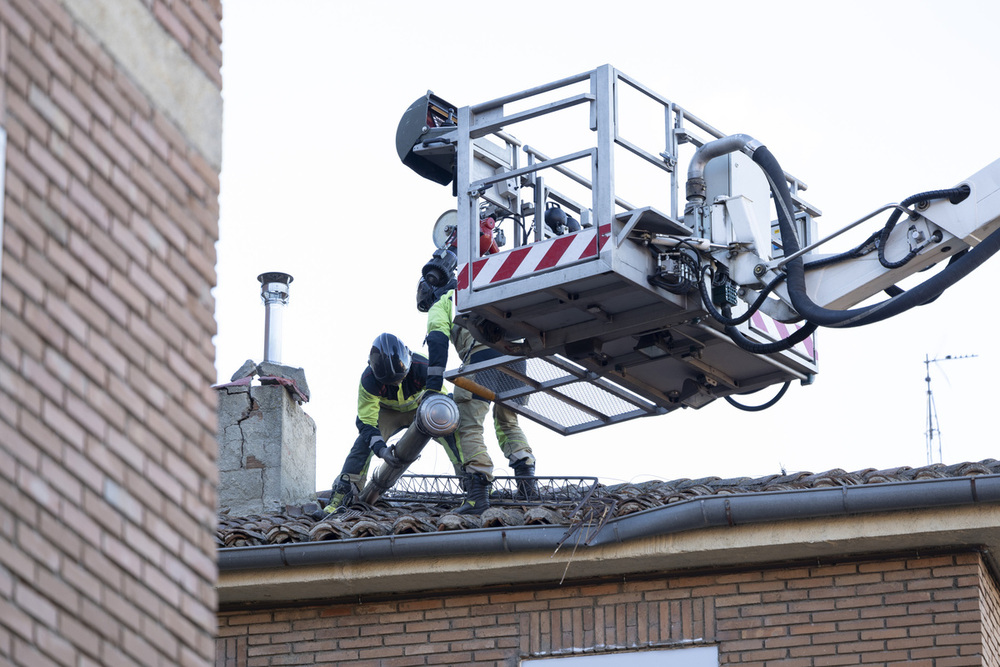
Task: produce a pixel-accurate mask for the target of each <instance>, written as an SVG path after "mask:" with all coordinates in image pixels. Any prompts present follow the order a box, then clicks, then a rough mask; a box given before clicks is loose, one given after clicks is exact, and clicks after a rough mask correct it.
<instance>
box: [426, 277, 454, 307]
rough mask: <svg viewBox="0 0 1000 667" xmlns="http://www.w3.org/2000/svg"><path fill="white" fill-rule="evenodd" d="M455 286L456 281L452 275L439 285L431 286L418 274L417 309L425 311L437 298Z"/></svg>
mask: <svg viewBox="0 0 1000 667" xmlns="http://www.w3.org/2000/svg"><path fill="white" fill-rule="evenodd" d="M457 286H458V281H457V280H455V277H454V276H452V277H451V278H450V279H449V280H448V282H446V283H445V284H444V285H442V286H441V287H432V286H431V284H430V283H429V282H427V280H426V279H425V278H424V277H423V276H420V280H418V281H417V310H419V311H420V312H421V313H426V312H427V311H428V310H430V309H431V306H433V305H434V304H435V303H436V302H437V300H438V299H440V298H441V297H442V296H443V295H444V294H446V293H447V292H448V291H449V290H453V289H455V288H456V287H457Z"/></svg>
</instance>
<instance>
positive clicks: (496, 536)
mask: <svg viewBox="0 0 1000 667" xmlns="http://www.w3.org/2000/svg"><path fill="white" fill-rule="evenodd" d="M998 503H1000V475H984V476H978V477H958V478H945V479H930V480H918V481H911V482H891V483H884V484H870V485H863V486H844V487H829V488H820V489H808V490H795V491H778V492H761V493H747V494H735V495H725V496H706V497H699V498H696V499H692V500H688V501H683V502H679V503H673V504H670V505H665V506H662V507H657V508H653V509H650V510H646V511H644V512H638V513H635V514H631V515H627V516H624V517H620V518H617V519H614V520H612V521H609V522H607V524H606V525H604V526H603V527H602V528H601V529H600V530H596V529H595V528H590V529H588V527H586V526H583V527H581V528H580V530H579V531H578V532H577V533H574V534H572V535H570V537H569V538H568V539H566V536H567V529H566V527H564V526H520V527H515V528H488V529H477V530H464V531H456V532H445V533H441V532H438V533H422V534H412V535H396V536H386V537H375V538H361V539H354V540H339V541H332V542H309V543H294V544H286V545H274V546H260V547H239V548H230V549H220V550H219V569H220V576H219V584H218V594H219V603H220V605H230V606H231V605H244V604H251V605H253V604H285V603H291V602H301V601H308V600H312V599H317V600H318V599H346V598H354V599H357V597H358V596H365V595H368V596H372V595H384V594H389V593H415V592H418V591H429V590H440V589H461V588H472V587H482V586H489V585H493V584H502V583H517V582H538V583H554V582H558V581H560V580H561V579H562V578H563V577H564V576H568V577H570V578H590V577H598V576H609V575H622V574H636V573H640V572H651V571H676V570H684V569H690V568H711V567H731V566H735V565H739V564H763V563H769V562H787V561H791V560H800V559H805V558H830V557H841V556H853V555H859V554H867V553H877V552H892V551H897V552H898V551H902V550H930V549H941V548H969V547H981V548H985V549H986V550H987V551H989V552H992V553H995V552H996V551H997V549H998V548H1000V504H998ZM588 530H589V532H588ZM564 540H565V542H564ZM561 543H562V546H561V547H560V548H558V550H557V547H558V546H559V545H560V544H561ZM995 565H996V564H995V563H994V566H995Z"/></svg>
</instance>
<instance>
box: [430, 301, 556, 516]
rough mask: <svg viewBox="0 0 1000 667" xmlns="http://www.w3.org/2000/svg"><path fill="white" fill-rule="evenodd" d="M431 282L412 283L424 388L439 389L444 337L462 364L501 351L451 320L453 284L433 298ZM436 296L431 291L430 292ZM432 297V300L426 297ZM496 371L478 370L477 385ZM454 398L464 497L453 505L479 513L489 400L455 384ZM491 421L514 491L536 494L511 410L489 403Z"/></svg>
mask: <svg viewBox="0 0 1000 667" xmlns="http://www.w3.org/2000/svg"><path fill="white" fill-rule="evenodd" d="M431 292H432V290H431V288H430V287H429V286H428V285H426V283H424V284H418V288H417V294H418V296H417V308H418V309H420V310H424V309H425V307H426V310H427V339H426V342H427V358H428V364H429V368H428V371H427V389H429V390H436V391H441V387H442V384H443V374H444V371H445V368H446V367H447V364H448V341H449V340H450V341H451V343H452V344H453V345H454V346H455V350H456V351H457V352H458V356H459V358H460V359H461V360H462V363H463V364H472V363H478V362H481V361H486V360H488V359H494V358H496V357H498V356H501V355H500V353H499V352H497V351H495V350H493V349H491V348H489V347H487V346H485V345H482V344H480V343H479V342H477V341H476V340H475V338H473V337H472V334H471V333H469V331H468V330H467V329H465V328H464V327H462V326H460V325H458V324H455V322H454V319H453V318H454V311H455V309H454V300H455V290H454V289H449V290H448V291H447V292H445V293H444V294H442V295H440V296H439V297H438V298H437V299H436V300H434V297H428V295H429V294H430V293H431ZM435 296H437V295H435ZM431 301H433V303H432V304H430V303H429V302H431ZM499 374H500V371H496V370H492V371H491V370H487V371H480V372H479V373H477V374H476V377H475V378H474V379H475V380H476V382H478V383H479V384H482V385H483V386H485V387H487V388H490V389H495V387H491V385H495V384H496V380H497V379H498V376H499ZM454 396H455V403H456V405H457V406H458V430H457V434H458V443H459V447H460V448H461V450H462V460H463V461H464V462H465V466H464V467H465V472H466V480H465V483H466V497H465V500H464V501H463V503H462V505H461V506H460V507H459V508H458V509H457V510H455V512H456V513H457V514H481V513H482V512H483V511H485V510H486V509H487V508H489V506H490V501H489V496H490V488H491V486H492V484H493V461H492V459H490V455H489V453H488V452H487V451H486V442H485V440H484V439H483V422H484V420H485V419H486V414H487V412H489V408H490V403H489V401H487V400H486V399H485V398H481V397H479V396H476V395H474V394H472V393H471V392H469V391H468V390H466V389H463V388H461V387H455V394H454ZM493 425H494V428H495V431H496V435H497V441H498V442H499V444H500V450H501V451H502V452H503V454H504V456H506V457H507V461H508V462H509V463H510V466H511V468H513V469H514V475H515V476H516V477H517V478H518V492H519V493H520V494H521V495H536V494H537V486H536V483H535V456H534V454H532V453H531V447H530V446H529V445H528V440H527V438H526V437H525V435H524V431H522V430H521V427H520V426H518V423H517V413H516V412H514V411H513V410H511V409H510V408H508V407H506V406H504V405H501V404H499V403H494V405H493Z"/></svg>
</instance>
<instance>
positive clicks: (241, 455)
mask: <svg viewBox="0 0 1000 667" xmlns="http://www.w3.org/2000/svg"><path fill="white" fill-rule="evenodd" d="M250 379H251V378H250V377H247V378H246V381H245V382H236V383H233V384H228V385H221V386H219V387H217V388H216V389H217V391H218V398H219V404H218V418H219V422H218V423H219V434H218V437H219V459H218V461H219V507H220V509H221V510H229V512H230V513H231V514H234V515H236V514H239V515H250V514H259V513H263V512H268V511H273V510H276V509H280V508H282V507H284V506H286V505H301V504H303V503H306V502H310V501H312V500H314V499H315V490H316V489H315V486H316V424H315V422H314V421H313V420H312V418H311V417H309V415H307V414H306V413H305V412H304V411H303V410H302V408H301V406H300V405H299V404H298V402H296V401H295V400H294V397H293V396H292V395H291V394H290V392H289V391H287V390H286V388H285V387H283V386H282V385H260V386H254V385H252V384H251V382H250Z"/></svg>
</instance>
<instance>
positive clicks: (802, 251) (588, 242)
mask: <svg viewBox="0 0 1000 667" xmlns="http://www.w3.org/2000/svg"><path fill="white" fill-rule="evenodd" d="M396 143H397V151H398V152H399V155H400V158H401V159H402V160H403V162H404V163H405V164H407V165H408V166H410V167H411V168H413V169H414V170H415V171H417V172H418V173H419V174H420V175H422V176H424V177H425V178H428V179H430V180H433V181H435V182H437V183H440V184H443V185H447V184H451V185H452V187H453V191H454V194H455V196H456V202H457V205H456V209H455V211H452V212H449V213H447V214H445V215H442V216H441V218H440V219H439V220H438V222H437V223H436V224H435V226H434V230H433V239H434V243H435V245H436V246H438V248H439V249H442V248H444V249H448V250H449V251H450V252H452V253H454V255H455V256H456V260H457V271H456V277H457V288H456V306H457V309H458V311H459V314H458V317H457V319H458V321H460V322H462V323H463V324H464V325H465V326H466V327H467V328H469V330H470V331H472V333H473V335H474V336H476V338H477V339H478V340H480V341H481V342H483V343H486V344H488V345H490V346H491V347H493V348H494V349H496V350H498V351H500V352H502V353H504V356H502V357H501V358H499V359H495V360H491V361H489V362H484V363H481V364H472V365H467V366H464V367H462V368H459V369H454V370H450V371H449V372H448V373H447V374H446V377H447V378H448V379H450V380H452V381H457V380H459V379H460V378H467V379H468V380H471V381H472V382H474V383H476V384H478V385H479V386H480V388H481V389H485V390H486V391H487V392H488V393H490V394H491V395H493V396H494V397H495V399H496V400H498V401H500V402H503V403H504V404H506V405H508V406H510V407H511V408H513V409H514V410H516V411H518V412H519V413H521V414H523V415H525V416H527V417H529V418H531V419H533V420H535V421H538V422H539V423H542V424H544V425H545V426H547V427H549V428H552V429H554V430H556V431H558V432H560V433H563V434H570V433H576V432H580V431H585V430H589V429H592V428H597V427H601V426H605V425H608V424H613V423H617V422H621V421H625V420H628V419H633V418H635V417H641V416H647V415H659V414H665V413H669V412H671V411H673V410H676V409H679V408H682V407H690V408H700V407H703V406H705V405H707V404H708V403H710V402H712V401H714V400H715V399H718V398H722V397H726V396H731V395H740V394H747V393H751V392H755V391H757V390H760V389H763V388H766V387H769V386H772V385H780V384H785V385H787V384H788V383H790V382H801V383H803V384H809V383H810V382H811V381H812V379H813V376H814V375H815V374H816V373H817V371H818V366H817V344H816V337H815V334H814V333H813V329H814V328H815V327H809V328H807V325H808V324H809V323H808V322H807V321H806V320H805V319H803V317H802V316H801V315H800V314H799V313H798V312H796V311H795V309H794V308H792V307H791V306H790V304H789V299H788V296H787V294H786V289H787V288H786V286H785V285H784V284H783V281H782V280H781V279H780V277H781V276H782V274H783V272H784V270H785V264H786V263H787V262H789V261H792V260H793V259H795V258H796V257H798V256H802V255H805V256H806V257H807V258H811V257H815V256H818V255H817V254H816V252H815V250H814V248H813V244H814V242H815V236H816V224H815V219H816V218H817V217H818V216H819V215H820V211H819V210H818V209H816V208H814V207H813V206H811V205H810V204H808V203H807V202H805V201H804V200H803V199H802V198H801V196H800V194H801V192H802V191H804V190H805V189H806V186H805V184H804V183H803V182H802V181H800V180H799V179H797V178H796V177H794V176H792V175H791V174H789V173H787V172H784V171H781V170H779V173H780V180H781V181H782V182H781V183H780V184H776V183H775V182H774V181H775V180H777V179H776V177H775V176H774V175H773V174H771V176H770V178H769V177H768V175H767V173H766V171H765V170H763V169H762V168H761V167H760V166H759V165H758V164H755V161H754V159H753V152H754V150H755V149H756V148H757V147H758V146H759V145H760V144H759V143H758V142H756V141H755V140H753V139H752V138H751V137H749V136H747V135H726V134H724V133H723V132H721V131H719V130H717V129H716V128H714V127H713V126H712V125H710V124H708V123H707V122H705V121H703V120H701V119H700V118H698V117H697V116H695V115H693V114H692V113H690V112H689V111H688V110H687V109H685V108H683V107H681V106H679V105H678V104H676V103H674V102H673V101H671V100H669V99H667V98H665V97H663V96H662V95H660V94H658V93H656V92H654V91H653V90H650V89H649V88H647V87H645V86H643V85H642V84H640V83H639V82H637V81H635V80H634V79H632V78H630V77H628V76H626V75H625V74H623V73H622V72H619V71H618V70H616V69H614V68H612V67H611V66H609V65H605V66H602V67H599V68H597V69H595V70H592V71H589V72H585V73H582V74H579V75H576V76H572V77H568V78H566V79H562V80H559V81H555V82H551V83H548V84H545V85H542V86H538V87H535V88H532V89H528V90H525V91H522V92H518V93H514V94H511V95H507V96H504V97H500V98H497V99H494V100H491V101H487V102H483V103H479V104H474V105H471V106H464V107H454V106H452V105H450V104H449V103H448V102H446V101H444V100H443V99H442V98H440V97H438V96H437V95H435V94H434V93H432V92H428V93H427V95H426V96H424V97H421V98H420V99H418V100H417V101H416V102H414V104H413V105H412V106H411V107H410V109H408V110H407V112H406V114H405V115H404V116H403V119H402V120H401V122H400V124H399V128H398V130H397V137H396ZM758 157H759V156H758ZM684 165H687V170H686V174H685V173H684V171H683V169H684ZM679 171H680V172H681V173H679ZM776 185H777V186H778V187H780V188H781V189H782V191H783V192H784V193H787V199H782V201H775V200H774V199H773V197H772V193H773V191H774V188H775V187H776ZM783 197H784V195H783ZM782 206H783V207H784V210H785V217H786V225H785V229H784V230H782V229H781V224H780V223H781V216H780V215H778V213H777V211H778V208H779V207H782ZM897 208H899V207H898V206H897ZM907 212H910V211H909V210H907ZM991 225H992V226H995V223H994V222H990V223H989V224H987V225H985V226H986V227H989V226H991ZM984 230H985V228H984V226H983V225H980V228H979V232H983V231H984ZM484 233H485V234H487V236H489V235H492V237H493V238H492V239H490V238H487V239H486V241H487V242H484V239H483V235H484ZM935 233H937V235H936V236H935ZM921 234H923V235H924V236H925V238H927V239H929V240H928V242H927V243H924V245H923V246H921V247H920V250H919V252H917V253H916V255H917V256H916V257H915V258H914V259H913V261H912V262H910V263H909V264H908V266H907V271H908V272H912V271H916V270H919V269H920V268H923V267H926V266H929V265H931V264H933V263H934V262H937V261H938V260H939V259H941V257H942V256H943V254H947V253H949V252H951V253H953V252H956V251H957V250H958V249H961V248H967V247H969V246H970V245H973V244H974V242H975V241H974V240H972V239H970V238H969V237H968V235H967V234H966V235H965V237H964V238H963V235H962V234H958V233H956V234H955V235H954V236H957V237H958V238H957V239H955V238H953V235H951V234H948V233H947V232H946V233H945V235H944V241H942V234H941V233H940V230H938V229H937V228H936V227H935V226H934V225H933V223H932V221H931V220H929V219H922V220H920V221H918V222H917V223H914V225H911V229H910V230H908V232H907V233H902V232H900V233H897V234H895V235H892V236H890V237H889V242H891V244H892V245H891V246H887V249H886V252H887V253H888V252H889V251H890V250H891V251H892V252H896V251H897V246H898V251H899V252H900V253H901V254H906V252H907V251H908V250H909V249H911V248H913V246H914V241H913V238H915V237H916V236H919V235H921ZM788 235H794V237H795V246H796V248H795V251H796V252H795V254H794V255H793V254H792V253H788V254H789V256H788V257H786V255H785V252H784V246H785V245H786V244H787V243H788V242H789V236H788ZM500 240H506V241H508V242H509V243H505V244H504V245H503V246H499V245H498V244H497V243H493V242H495V241H500ZM948 240H952V241H954V242H953V243H951V244H950V245H949V246H948V249H947V250H941V249H940V247H939V246H940V245H941V244H942V243H944V242H946V241H948ZM489 241H493V242H489ZM935 244H937V245H935ZM440 252H441V251H440V250H439V251H438V252H437V253H435V255H436V256H437V255H438V254H439V253H440ZM871 259H872V258H871V257H865V258H861V260H860V261H861V262H869V263H870V261H871ZM865 266H866V267H867V266H868V265H867V264H866V265H865ZM837 270H841V271H842V273H841V274H837V273H836V271H837ZM898 273H899V272H898V271H893V270H887V269H882V268H879V267H875V268H870V267H868V268H866V269H865V270H864V271H860V272H859V271H858V270H857V269H856V268H852V269H848V270H847V273H843V270H842V269H837V268H832V269H830V273H829V275H830V276H835V277H836V280H832V279H831V280H821V281H818V282H817V285H820V286H819V287H815V288H814V287H810V296H811V297H812V298H814V299H815V300H817V301H818V302H819V303H820V305H821V306H822V307H830V308H843V307H846V306H850V305H852V304H854V303H858V302H860V301H862V300H863V299H865V298H867V297H869V296H871V295H872V294H874V293H877V292H878V291H879V290H881V289H883V288H885V287H889V286H891V285H892V284H893V283H894V282H895V281H896V280H898V279H899V275H898ZM824 290H826V291H825V292H824ZM769 293H770V295H769ZM758 298H759V299H760V301H757V299H758ZM761 302H763V306H762V307H761V306H760V303H761ZM752 304H753V306H752ZM712 311H715V313H716V314H720V315H721V316H722V318H721V319H720V318H717V317H714V316H713V313H712ZM741 316H742V317H741ZM727 322H729V323H727ZM732 322H735V323H732ZM739 341H741V344H738V342H739Z"/></svg>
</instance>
